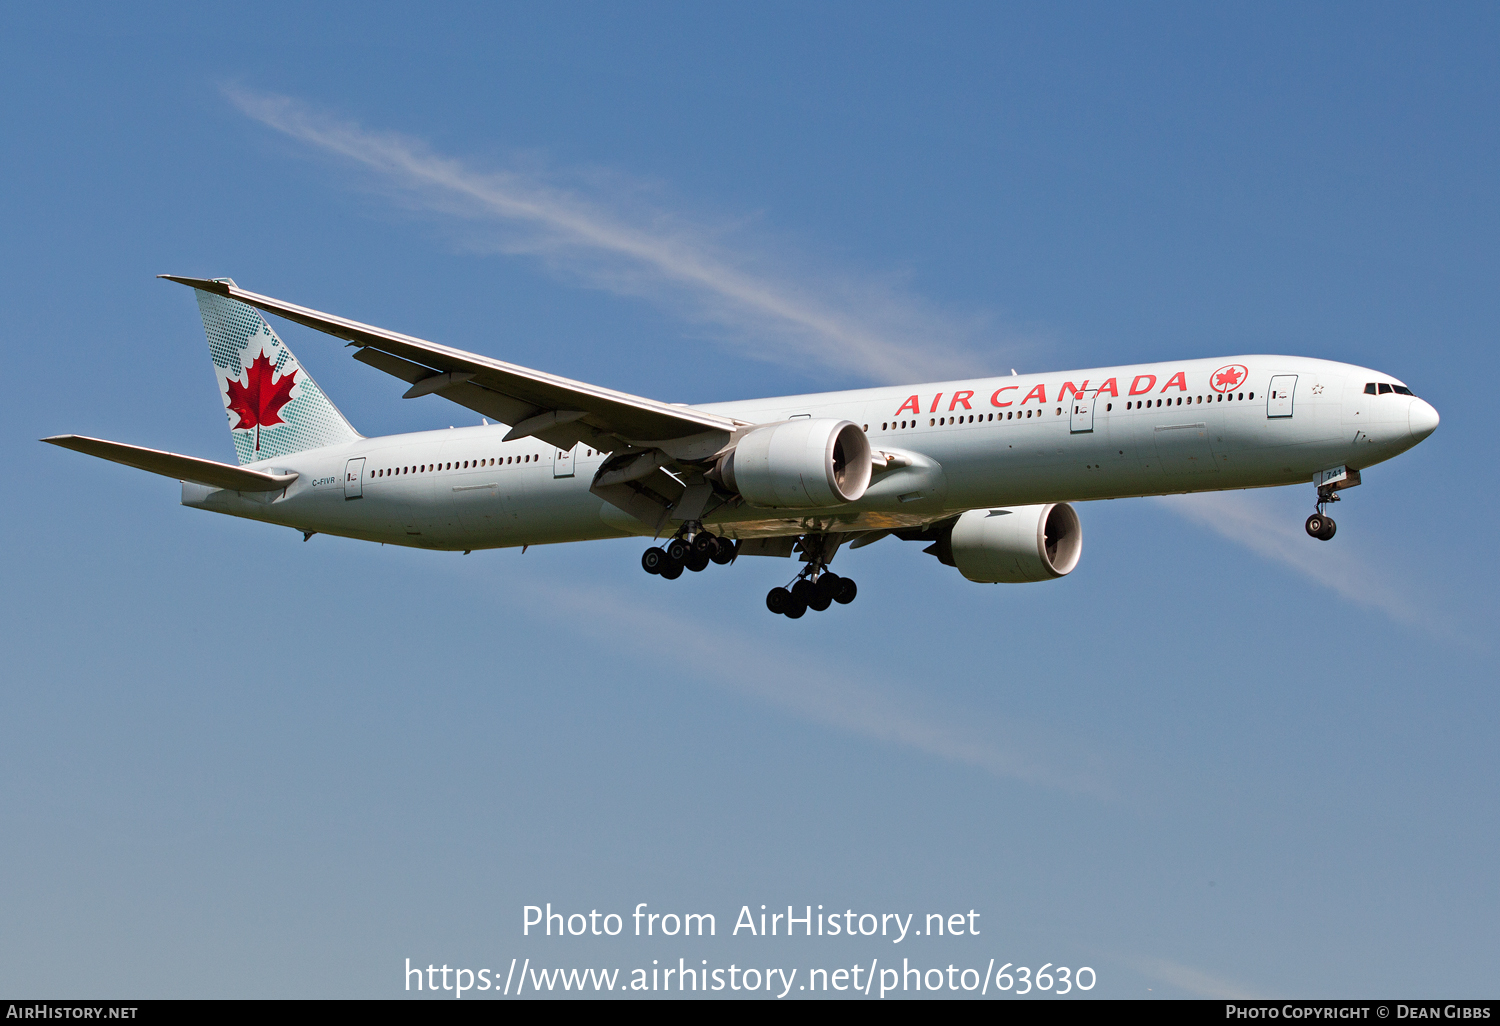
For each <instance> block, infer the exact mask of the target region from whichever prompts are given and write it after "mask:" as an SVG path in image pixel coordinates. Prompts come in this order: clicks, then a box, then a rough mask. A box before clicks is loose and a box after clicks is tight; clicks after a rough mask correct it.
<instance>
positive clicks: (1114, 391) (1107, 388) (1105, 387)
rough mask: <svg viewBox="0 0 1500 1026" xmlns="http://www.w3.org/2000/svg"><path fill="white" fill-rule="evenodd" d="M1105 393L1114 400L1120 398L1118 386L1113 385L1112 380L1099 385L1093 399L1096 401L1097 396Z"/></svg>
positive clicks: (1113, 381) (1113, 380)
mask: <svg viewBox="0 0 1500 1026" xmlns="http://www.w3.org/2000/svg"><path fill="white" fill-rule="evenodd" d="M1084 384H1085V385H1087V384H1088V382H1087V381H1085V382H1084ZM1105 392H1108V393H1109V394H1110V395H1112V396H1114V397H1115V398H1116V399H1118V398H1120V386H1119V385H1117V384H1115V379H1114V378H1110V379H1109V380H1108V381H1106V382H1105V383H1104V384H1102V385H1100V386H1099V391H1098V392H1096V393H1095V394H1094V398H1096V399H1097V398H1098V397H1099V396H1101V395H1103V394H1104V393H1105Z"/></svg>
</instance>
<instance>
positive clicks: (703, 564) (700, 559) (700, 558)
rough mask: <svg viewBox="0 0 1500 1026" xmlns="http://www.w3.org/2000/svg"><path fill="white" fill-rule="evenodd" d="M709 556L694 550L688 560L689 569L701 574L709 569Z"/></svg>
mask: <svg viewBox="0 0 1500 1026" xmlns="http://www.w3.org/2000/svg"><path fill="white" fill-rule="evenodd" d="M708 560H709V555H708V553H706V552H699V551H698V550H697V549H694V550H693V551H692V552H691V553H690V554H689V555H688V558H687V568H688V569H689V570H691V571H692V572H693V573H695V574H696V573H701V572H702V571H704V570H706V569H707V568H708Z"/></svg>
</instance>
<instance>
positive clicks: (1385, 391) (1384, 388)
mask: <svg viewBox="0 0 1500 1026" xmlns="http://www.w3.org/2000/svg"><path fill="white" fill-rule="evenodd" d="M1390 391H1391V386H1390V385H1388V384H1386V383H1385V382H1384V381H1382V382H1381V383H1380V394H1381V395H1389V394H1390Z"/></svg>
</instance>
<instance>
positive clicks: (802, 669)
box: [525, 581, 1123, 801]
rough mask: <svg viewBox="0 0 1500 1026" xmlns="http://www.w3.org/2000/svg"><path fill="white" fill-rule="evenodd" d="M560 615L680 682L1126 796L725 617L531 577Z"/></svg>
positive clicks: (991, 766) (1029, 745)
mask: <svg viewBox="0 0 1500 1026" xmlns="http://www.w3.org/2000/svg"><path fill="white" fill-rule="evenodd" d="M525 592H526V594H527V596H528V599H535V598H536V597H537V595H538V594H543V595H545V596H546V598H547V600H548V601H547V607H548V608H549V609H555V610H557V611H559V612H560V613H561V614H562V615H563V616H565V617H566V618H567V620H568V623H569V624H570V625H575V626H574V627H573V628H572V629H576V630H583V631H593V632H596V633H598V634H599V635H600V636H601V637H606V636H607V637H608V639H609V640H610V642H611V643H612V644H616V645H618V643H619V641H620V639H621V638H634V639H638V646H639V653H638V654H642V655H648V656H649V657H650V658H651V660H652V661H653V662H654V663H656V664H659V665H665V666H670V667H671V671H670V672H671V673H673V674H674V675H676V676H678V677H680V678H681V679H684V680H699V681H705V682H708V683H711V684H714V685H717V686H720V687H726V688H729V689H731V690H733V691H736V692H739V693H740V694H743V695H747V696H749V697H752V698H755V699H757V700H759V701H763V702H767V703H769V704H771V705H775V706H778V707H780V708H782V709H785V710H787V711H789V712H791V713H793V714H794V715H796V716H799V717H801V718H802V719H805V720H808V721H810V722H813V723H819V724H822V725H824V726H828V727H833V728H835V729H837V730H842V731H845V732H848V733H851V734H855V735H858V736H860V737H865V738H869V739H871V740H875V741H880V742H884V743H888V744H892V745H896V746H898V747H901V748H906V749H909V750H911V751H916V752H921V753H923V754H924V755H929V756H933V757H936V758H939V759H943V760H946V761H948V762H953V763H957V764H959V765H963V766H969V767H973V768H975V769H979V770H982V771H984V772H985V773H989V774H991V775H993V776H996V777H1000V778H1003V779H1008V780H1020V781H1024V782H1026V783H1029V784H1033V785H1037V786H1040V787H1046V788H1051V789H1054V790H1060V791H1065V792H1069V793H1072V794H1079V795H1086V796H1089V797H1093V798H1096V799H1099V800H1102V801H1117V800H1121V798H1122V797H1123V796H1122V795H1121V793H1120V790H1119V788H1118V787H1117V786H1116V784H1115V781H1114V780H1113V777H1114V776H1115V774H1112V773H1111V772H1110V771H1109V770H1108V769H1107V768H1106V765H1105V760H1104V759H1102V758H1101V757H1100V756H1099V755H1098V754H1097V753H1093V752H1090V751H1088V750H1087V749H1086V748H1084V747H1083V746H1081V745H1079V744H1078V743H1076V742H1073V741H1070V740H1067V739H1063V738H1057V737H1044V736H1043V735H1042V734H1041V733H1040V732H1039V731H1038V730H1037V729H1036V728H1034V727H1029V728H1023V727H1022V726H1021V725H1019V724H1010V723H1006V722H1004V721H1003V720H1000V719H997V718H986V717H984V716H982V715H978V714H976V713H975V711H973V710H969V711H967V712H966V713H964V714H958V713H956V712H948V711H944V710H941V709H939V708H937V707H935V706H934V704H933V703H931V702H929V701H924V700H922V699H920V698H918V697H917V696H914V695H910V694H904V693H902V692H901V691H900V690H898V689H895V688H893V687H891V686H889V685H887V684H884V683H881V682H879V681H878V679H872V678H875V677H876V675H875V674H873V673H868V672H867V673H864V674H861V673H860V672H859V670H858V669H857V668H851V667H850V666H848V665H847V663H846V662H841V663H840V664H838V665H835V664H834V663H832V662H831V661H829V660H828V659H827V658H826V657H824V656H822V655H820V654H817V653H813V652H808V651H798V650H796V649H795V648H793V647H791V646H788V645H786V644H780V645H778V646H776V648H775V650H774V653H773V652H771V651H768V650H767V647H766V645H765V644H764V642H763V641H761V640H758V639H756V638H754V637H752V636H750V635H749V634H747V633H745V632H743V631H737V630H736V629H734V628H733V627H730V626H726V625H724V624H722V623H717V622H716V623H714V624H706V623H702V624H694V623H691V622H684V617H683V614H682V611H681V610H680V609H675V608H674V609H670V610H669V609H655V608H652V607H651V606H649V605H648V604H643V603H642V602H641V601H640V597H639V596H638V595H635V594H632V595H630V596H628V597H627V596H625V595H619V594H615V593H613V592H611V591H609V590H608V589H605V588H600V587H588V588H583V587H570V586H566V585H558V584H555V583H551V582H545V581H533V582H530V583H529V584H528V585H527V586H526V589H525ZM666 622H671V623H672V625H673V626H672V641H671V644H670V645H666V646H664V645H662V644H661V643H660V638H661V630H662V624H663V623H666Z"/></svg>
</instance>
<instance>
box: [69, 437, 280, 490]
mask: <svg viewBox="0 0 1500 1026" xmlns="http://www.w3.org/2000/svg"><path fill="white" fill-rule="evenodd" d="M42 441H44V442H50V443H51V444H52V445H60V446H62V447H63V448H64V449H72V450H74V451H75V452H85V453H88V454H89V455H90V456H98V457H99V458H100V459H105V460H112V461H114V462H115V463H123V464H125V465H126V466H127V467H134V468H136V469H137V470H145V471H149V472H150V473H152V474H160V475H162V476H163V477H171V478H176V479H177V480H179V481H197V482H198V483H199V484H206V485H210V486H212V487H214V488H229V489H233V490H234V491H237V492H269V491H272V490H275V489H280V488H285V487H286V486H287V485H289V484H291V483H292V482H293V481H295V480H297V475H296V474H294V473H288V474H267V473H263V472H262V471H259V470H246V469H244V468H243V467H232V466H230V465H229V464H227V463H215V462H214V461H213V460H200V459H198V458H197V457H195V456H179V455H177V454H176V453H174V452H162V451H161V450H160V449H143V448H141V447H140V446H139V445H125V444H123V443H121V442H106V441H105V440H104V439H102V438H88V437H86V436H84V435H53V436H52V437H51V438H43V439H42Z"/></svg>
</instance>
